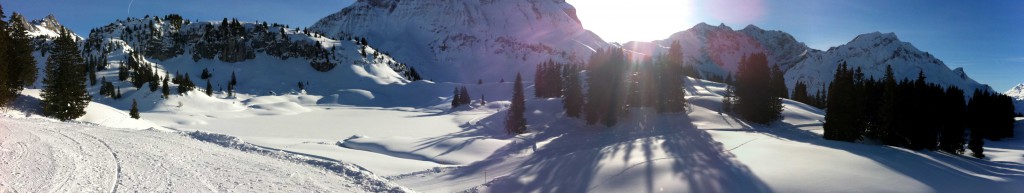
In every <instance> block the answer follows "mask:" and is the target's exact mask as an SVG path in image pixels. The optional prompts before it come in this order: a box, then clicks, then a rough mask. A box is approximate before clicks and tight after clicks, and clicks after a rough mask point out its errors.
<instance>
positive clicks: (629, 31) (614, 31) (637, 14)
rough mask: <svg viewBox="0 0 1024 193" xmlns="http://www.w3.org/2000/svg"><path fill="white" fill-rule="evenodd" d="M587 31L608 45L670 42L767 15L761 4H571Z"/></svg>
mask: <svg viewBox="0 0 1024 193" xmlns="http://www.w3.org/2000/svg"><path fill="white" fill-rule="evenodd" d="M567 2H569V3H570V4H572V5H573V6H575V7H576V14H577V15H578V16H579V17H580V20H582V21H583V27H584V28H587V29H589V30H591V31H594V33H597V34H598V35H600V36H601V37H602V38H604V40H605V41H609V42H619V43H625V42H628V41H651V40H662V39H665V38H668V37H669V36H670V35H672V34H673V33H676V32H679V31H682V30H686V29H689V28H690V27H693V25H695V24H697V23H700V22H707V23H708V24H712V25H717V24H718V23H720V22H721V23H727V24H732V25H738V26H746V25H747V24H752V23H753V22H756V21H757V20H758V19H760V18H761V17H762V16H763V15H764V12H765V10H764V9H765V7H764V5H763V3H762V2H761V0H708V1H703V0H631V1H616V0H567Z"/></svg>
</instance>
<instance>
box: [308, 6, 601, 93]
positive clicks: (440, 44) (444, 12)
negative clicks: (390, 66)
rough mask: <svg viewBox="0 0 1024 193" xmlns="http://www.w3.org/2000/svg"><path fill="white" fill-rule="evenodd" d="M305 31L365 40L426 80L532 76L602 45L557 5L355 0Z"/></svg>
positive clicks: (569, 9)
mask: <svg viewBox="0 0 1024 193" xmlns="http://www.w3.org/2000/svg"><path fill="white" fill-rule="evenodd" d="M310 29H311V30H313V31H316V32H320V33H322V34H326V35H328V36H329V37H334V38H346V37H360V38H366V39H367V40H368V41H369V44H370V45H373V46H374V47H377V48H381V49H382V50H383V51H386V52H390V53H391V54H392V56H394V57H395V58H397V59H398V60H401V61H405V62H407V63H408V64H409V65H410V66H414V67H416V69H417V70H419V72H421V73H422V74H423V76H424V78H426V79H432V80H438V81H455V82H472V81H476V80H478V79H485V80H488V81H497V80H499V79H501V78H504V79H506V80H511V79H513V77H514V76H515V74H516V73H517V72H519V73H522V74H523V75H524V76H525V77H532V74H533V73H534V67H535V66H536V64H538V63H540V62H541V61H546V60H548V59H555V60H558V61H582V60H585V59H587V58H589V56H590V55H591V54H592V53H593V51H594V50H595V49H597V48H602V47H606V46H607V45H608V44H607V43H605V42H604V41H603V40H602V39H601V38H600V37H598V36H597V35H595V34H594V33H592V32H590V31H588V30H586V29H583V26H582V25H581V23H580V20H579V18H577V16H576V9H575V8H574V7H573V6H572V5H570V4H568V3H566V2H565V1H564V0H436V1H409V0H405V1H401V0H359V1H356V2H355V3H353V4H352V5H351V6H349V7H347V8H344V9H342V10H341V11H340V12H338V13H335V14H332V15H330V16H327V17H325V18H323V19H321V20H320V21H319V22H317V23H316V24H314V25H313V26H312V27H311V28H310ZM527 79H529V78H527Z"/></svg>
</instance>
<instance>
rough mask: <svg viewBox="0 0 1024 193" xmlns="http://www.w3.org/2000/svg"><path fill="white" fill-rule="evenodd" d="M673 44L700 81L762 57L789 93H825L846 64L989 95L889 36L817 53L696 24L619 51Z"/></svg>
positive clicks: (761, 34)
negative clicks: (782, 75)
mask: <svg viewBox="0 0 1024 193" xmlns="http://www.w3.org/2000/svg"><path fill="white" fill-rule="evenodd" d="M673 41H679V42H680V43H681V45H682V46H683V55H684V58H687V59H688V62H689V63H690V64H694V65H698V68H699V69H701V70H702V71H704V74H705V75H708V74H711V75H717V76H725V75H726V74H727V73H735V72H736V70H737V68H736V67H737V66H738V65H739V61H740V59H741V58H742V57H744V56H747V55H750V54H752V53H757V52H763V53H767V54H768V62H769V63H770V65H778V66H779V67H780V69H782V70H783V71H785V72H786V85H787V86H788V87H789V88H790V89H792V88H793V86H794V85H795V84H796V82H798V81H799V82H804V83H807V84H808V85H810V86H809V88H808V89H809V91H810V92H816V91H817V90H819V89H822V88H827V86H828V84H829V83H830V82H831V81H832V77H833V75H834V73H835V70H836V68H837V67H838V65H839V64H840V63H842V62H846V63H848V65H849V66H850V67H851V68H854V69H856V68H858V67H859V68H861V69H862V71H863V72H864V74H865V76H866V77H868V78H872V77H873V78H876V79H878V78H881V77H882V75H883V74H884V73H885V66H886V65H892V66H893V69H894V71H895V74H896V78H897V79H904V78H907V79H915V78H917V74H918V72H924V74H925V76H926V81H928V82H930V83H935V84H939V85H943V86H956V87H959V88H961V89H964V90H967V91H972V90H975V89H982V90H988V91H992V89H991V88H990V87H988V86H987V85H984V84H981V83H978V82H976V81H974V80H973V79H971V78H970V77H969V76H967V74H966V73H965V72H964V70H963V69H962V68H958V69H955V70H951V69H949V67H948V66H946V64H945V63H944V62H942V61H941V60H939V59H938V58H936V57H935V56H933V55H931V54H930V53H928V52H924V51H921V50H918V49H917V48H916V47H914V46H913V45H912V44H910V43H908V42H903V41H900V39H899V38H898V37H897V36H896V34H895V33H880V32H873V33H867V34H862V35H858V36H857V37H855V38H853V40H851V41H850V42H848V43H846V44H843V45H840V46H837V47H832V48H830V49H828V50H827V51H821V50H816V49H812V48H809V47H807V45H805V44H804V43H802V42H799V41H797V40H796V38H794V37H793V36H792V35H790V34H788V33H786V32H783V31H777V30H764V29H761V28H759V27H757V26H754V25H748V26H747V27H745V28H743V29H741V30H735V31H734V30H733V29H732V28H730V27H729V26H725V25H724V24H722V25H718V26H711V25H708V24H706V23H700V24H697V25H695V26H694V27H693V28H690V29H688V30H685V31H681V32H678V33H676V34H673V35H672V36H670V37H669V38H667V39H665V40H657V41H653V42H629V43H626V44H624V45H623V47H624V48H626V49H629V50H632V51H633V52H634V53H639V54H640V55H641V56H644V55H657V54H662V53H665V52H666V51H667V50H668V45H669V44H670V43H671V42H673Z"/></svg>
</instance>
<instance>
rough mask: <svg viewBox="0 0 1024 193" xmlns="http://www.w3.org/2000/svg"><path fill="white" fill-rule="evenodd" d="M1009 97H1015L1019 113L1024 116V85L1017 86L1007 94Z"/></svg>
mask: <svg viewBox="0 0 1024 193" xmlns="http://www.w3.org/2000/svg"><path fill="white" fill-rule="evenodd" d="M1003 94H1006V95H1007V96H1010V97H1013V99H1014V100H1016V101H1014V104H1015V105H1016V110H1017V113H1021V114H1024V83H1020V84H1017V86H1014V87H1013V88H1010V90H1008V91H1006V92H1005V93H1003Z"/></svg>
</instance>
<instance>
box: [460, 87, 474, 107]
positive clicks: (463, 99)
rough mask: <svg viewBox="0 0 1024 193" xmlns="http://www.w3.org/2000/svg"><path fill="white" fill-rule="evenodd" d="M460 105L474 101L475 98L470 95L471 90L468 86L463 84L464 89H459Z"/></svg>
mask: <svg viewBox="0 0 1024 193" xmlns="http://www.w3.org/2000/svg"><path fill="white" fill-rule="evenodd" d="M459 95H460V96H459V105H468V104H469V103H472V102H473V98H472V97H470V96H469V90H467V89H466V86H462V90H459Z"/></svg>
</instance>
